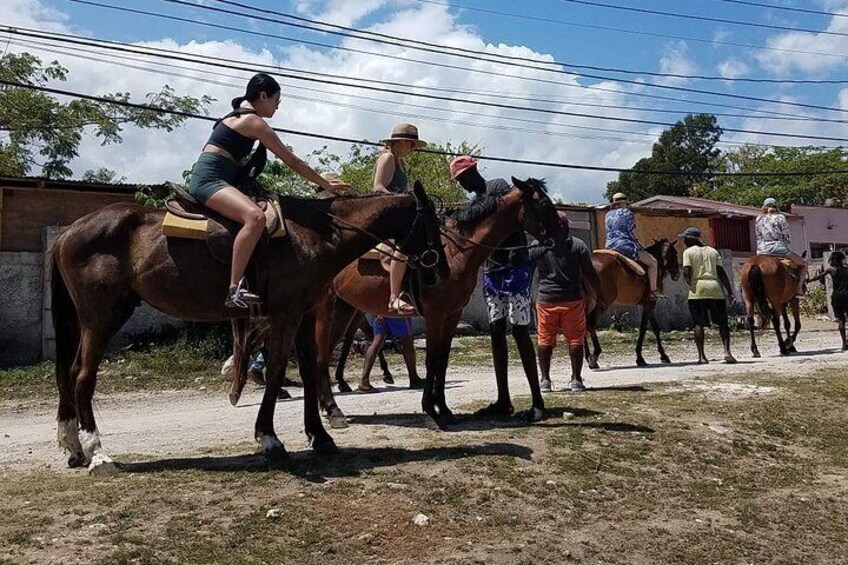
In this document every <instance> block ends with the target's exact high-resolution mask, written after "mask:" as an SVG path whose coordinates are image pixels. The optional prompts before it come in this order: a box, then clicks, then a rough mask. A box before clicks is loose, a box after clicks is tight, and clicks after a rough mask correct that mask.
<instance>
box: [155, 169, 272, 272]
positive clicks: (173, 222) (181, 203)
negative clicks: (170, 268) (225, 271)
mask: <svg viewBox="0 0 848 565" xmlns="http://www.w3.org/2000/svg"><path fill="white" fill-rule="evenodd" d="M167 186H168V188H169V189H170V190H171V192H172V193H173V194H174V198H171V199H169V200H167V201H166V202H165V218H164V219H163V220H162V235H164V236H166V237H169V238H177V239H194V240H204V241H206V242H207V245H208V246H209V249H210V251H211V252H212V254H213V255H214V256H215V258H216V259H218V260H219V261H222V262H224V263H229V262H230V260H231V257H230V251H231V250H232V245H233V239H234V238H235V235H236V234H237V233H238V231H239V230H240V229H241V224H239V223H238V222H234V221H232V220H230V219H228V218H225V217H223V216H221V215H220V214H217V213H215V212H213V211H212V210H210V209H209V208H206V207H205V206H203V205H202V204H200V203H199V202H198V201H197V200H195V199H194V198H193V197H192V196H191V195H190V194H189V193H188V192H187V191H186V190H185V187H184V186H183V185H179V184H176V183H171V182H169V183H167ZM257 205H258V206H259V208H260V209H262V211H263V212H264V213H265V234H264V235H263V240H265V241H266V242H267V239H268V238H281V237H285V236H286V234H287V232H286V226H285V219H284V218H283V214H282V210H281V208H280V202H279V200H277V199H276V198H273V197H268V198H257ZM259 245H262V241H260V244H259ZM257 247H258V246H257Z"/></svg>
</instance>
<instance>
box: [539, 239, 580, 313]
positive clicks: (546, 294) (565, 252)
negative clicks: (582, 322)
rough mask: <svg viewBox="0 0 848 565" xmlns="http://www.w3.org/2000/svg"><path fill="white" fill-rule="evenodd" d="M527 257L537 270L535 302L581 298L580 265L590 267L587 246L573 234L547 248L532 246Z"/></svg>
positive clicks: (565, 300)
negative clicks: (537, 285) (534, 262)
mask: <svg viewBox="0 0 848 565" xmlns="http://www.w3.org/2000/svg"><path fill="white" fill-rule="evenodd" d="M530 260H531V261H536V267H537V268H538V270H539V296H538V299H537V300H538V302H543V303H548V304H550V303H557V302H571V301H573V300H578V299H580V298H583V284H582V278H583V277H582V274H583V269H594V266H593V265H592V254H591V253H590V251H589V247H588V246H587V245H586V244H585V243H583V241H582V240H580V239H578V238H576V237H569V238H568V239H567V240H566V241H565V242H564V243H561V244H559V245H557V246H556V247H554V248H553V249H551V250H548V249H545V248H544V247H535V248H533V249H531V250H530Z"/></svg>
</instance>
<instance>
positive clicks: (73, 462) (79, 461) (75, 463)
mask: <svg viewBox="0 0 848 565" xmlns="http://www.w3.org/2000/svg"><path fill="white" fill-rule="evenodd" d="M85 464H86V460H85V455H83V453H82V451H78V452H76V453H72V454H71V456H70V457H68V467H70V468H71V469H76V468H78V467H85Z"/></svg>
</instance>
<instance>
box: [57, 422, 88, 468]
mask: <svg viewBox="0 0 848 565" xmlns="http://www.w3.org/2000/svg"><path fill="white" fill-rule="evenodd" d="M57 436H58V440H59V447H60V448H62V449H64V450H66V451H68V452H69V453H70V454H71V456H70V458H69V459H68V465H70V466H71V467H78V466H81V465H84V464H85V462H86V461H87V459H86V457H85V455H84V454H83V451H82V444H80V438H79V423H78V422H77V419H76V418H71V419H70V420H60V421H59V425H58V427H57Z"/></svg>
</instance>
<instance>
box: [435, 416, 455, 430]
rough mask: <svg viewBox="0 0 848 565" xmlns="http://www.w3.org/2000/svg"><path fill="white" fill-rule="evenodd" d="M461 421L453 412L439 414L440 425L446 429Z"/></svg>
mask: <svg viewBox="0 0 848 565" xmlns="http://www.w3.org/2000/svg"><path fill="white" fill-rule="evenodd" d="M458 423H459V420H458V419H457V417H456V416H454V415H453V412H446V413H444V414H441V415H440V416H439V426H440V427H441V428H442V429H445V428H446V427H448V426H455V425H457V424H458Z"/></svg>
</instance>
